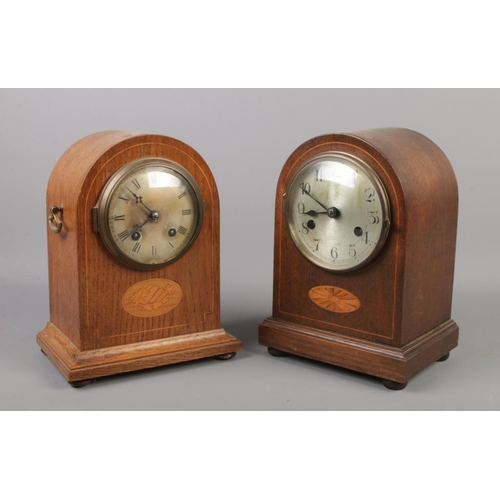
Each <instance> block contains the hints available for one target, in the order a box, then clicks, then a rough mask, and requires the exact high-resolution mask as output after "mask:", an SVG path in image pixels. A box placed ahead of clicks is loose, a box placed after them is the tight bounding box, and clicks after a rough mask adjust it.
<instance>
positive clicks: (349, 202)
mask: <svg viewBox="0 0 500 500" xmlns="http://www.w3.org/2000/svg"><path fill="white" fill-rule="evenodd" d="M457 214H458V189H457V183H456V179H455V175H454V172H453V169H452V167H451V165H450V163H449V161H448V159H447V158H446V156H445V155H444V153H443V152H442V151H441V150H440V149H439V148H438V147H437V146H436V145H435V144H434V143H433V142H432V141H430V140H429V139H428V138H426V137H424V136H423V135H421V134H419V133H417V132H414V131H411V130H407V129H396V128H392V129H374V130H366V131H360V132H353V133H349V134H331V135H325V136H321V137H317V138H314V139H312V140H310V141H307V142H306V143H304V144H303V145H302V146H300V147H299V148H298V149H297V150H296V151H295V152H294V153H293V154H292V155H291V157H290V158H289V159H288V161H287V162H286V163H285V165H284V167H283V169H282V172H281V176H280V179H279V181H278V186H277V194H276V216H275V244H274V286H273V314H272V316H271V317H270V318H267V319H266V320H264V321H263V322H262V323H261V324H260V325H259V343H260V344H262V345H264V346H267V347H268V350H269V352H270V354H272V355H275V356H285V355H287V354H296V355H299V356H303V357H306V358H310V359H315V360H318V361H323V362H326V363H330V364H332V365H336V366H341V367H343V368H348V369H351V370H355V371H358V372H361V373H365V374H368V375H373V376H376V377H379V378H381V379H382V380H383V382H384V385H385V386H386V387H388V388H390V389H395V390H398V389H403V388H404V387H406V385H407V383H408V380H409V379H410V378H411V377H413V376H414V375H416V374H417V373H419V372H420V371H421V370H423V369H424V368H425V367H427V366H429V365H430V364H432V363H433V362H435V361H439V360H442V361H444V360H445V359H447V358H448V356H449V352H450V351H451V350H452V349H453V348H454V347H456V346H457V343H458V326H457V325H456V323H455V322H454V321H453V320H452V319H451V304H452V290H453V273H454V261H455V246H456V231H457Z"/></svg>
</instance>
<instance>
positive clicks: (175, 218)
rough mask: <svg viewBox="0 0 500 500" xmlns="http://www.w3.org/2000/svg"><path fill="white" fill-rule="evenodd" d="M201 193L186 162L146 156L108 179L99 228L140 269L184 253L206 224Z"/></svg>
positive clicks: (110, 245)
mask: <svg viewBox="0 0 500 500" xmlns="http://www.w3.org/2000/svg"><path fill="white" fill-rule="evenodd" d="M203 206H204V204H203V200H202V196H201V192H200V190H199V188H198V185H197V183H196V181H195V179H194V178H193V176H192V175H191V174H190V173H189V172H188V171H187V170H186V169H185V168H183V167H182V166H180V165H178V164H175V163H173V162H172V161H170V160H166V159H163V158H147V159H143V160H136V161H133V162H131V163H129V164H127V165H125V166H123V167H122V168H121V169H120V170H119V171H118V172H116V173H115V174H114V175H113V176H112V177H111V178H110V180H109V181H108V184H107V185H106V186H105V188H104V190H103V191H102V194H101V197H100V199H99V203H98V206H97V207H96V208H97V212H98V219H99V232H100V234H101V237H102V239H103V241H104V243H105V245H106V247H107V248H108V250H110V251H111V253H112V254H113V255H114V256H115V257H117V258H118V259H119V260H120V261H121V262H123V263H125V264H127V265H129V266H131V267H134V268H137V269H145V270H147V269H153V268H156V267H161V266H164V265H167V264H169V263H170V262H173V261H174V260H176V259H178V258H180V257H182V255H183V254H184V253H185V252H187V251H188V250H189V248H190V247H191V245H193V244H194V242H195V240H196V237H197V235H198V233H199V231H200V229H201V225H202V217H203V213H202V207H203Z"/></svg>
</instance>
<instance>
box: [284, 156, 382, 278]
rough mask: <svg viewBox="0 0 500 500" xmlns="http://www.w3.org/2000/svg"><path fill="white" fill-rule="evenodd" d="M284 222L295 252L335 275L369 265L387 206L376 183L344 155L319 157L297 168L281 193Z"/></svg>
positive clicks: (361, 164)
mask: <svg viewBox="0 0 500 500" xmlns="http://www.w3.org/2000/svg"><path fill="white" fill-rule="evenodd" d="M285 216H286V220H287V223H288V229H289V232H290V235H291V237H292V239H293V241H294V243H295V245H296V246H297V248H298V249H299V251H300V252H301V253H302V254H303V255H304V256H305V257H306V258H307V259H309V260H310V261H311V262H313V263H314V264H316V265H318V266H320V267H322V268H324V269H327V270H329V271H336V272H345V271H352V270H354V269H358V268H360V267H362V266H364V265H366V264H368V263H369V262H371V261H372V260H373V259H374V258H375V256H376V255H377V254H378V253H379V252H380V250H381V249H382V247H383V245H384V243H385V240H386V238H387V234H388V232H389V227H390V207H389V201H388V198H387V194H386V191H385V189H384V186H383V184H382V182H381V181H380V179H379V177H378V176H377V175H376V173H375V172H374V171H373V170H372V169H371V168H370V167H369V166H368V165H367V164H366V163H364V162H363V161H361V160H359V159H357V158H355V157H353V156H350V155H347V154H344V153H329V154H326V155H322V156H319V157H316V158H313V159H312V160H310V161H308V162H307V163H305V164H304V165H303V166H302V167H300V168H299V170H298V172H297V174H296V175H295V177H294V178H293V179H292V181H291V182H290V185H289V187H288V190H287V193H286V199H285Z"/></svg>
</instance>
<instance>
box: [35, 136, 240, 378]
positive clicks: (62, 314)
mask: <svg viewBox="0 0 500 500" xmlns="http://www.w3.org/2000/svg"><path fill="white" fill-rule="evenodd" d="M47 211H48V214H49V216H48V229H47V235H48V236H47V238H48V258H49V299H50V321H49V322H48V324H47V326H46V327H45V329H44V330H42V331H41V332H39V333H38V335H37V342H38V344H39V345H40V347H41V349H42V351H43V352H44V353H45V354H46V355H47V356H48V357H49V358H50V359H51V361H52V362H53V363H54V364H55V365H56V367H57V368H58V369H59V370H60V372H61V373H62V374H63V375H64V376H65V377H66V379H67V380H68V381H69V382H70V383H71V384H72V385H74V386H75V387H81V386H84V385H86V384H87V383H88V382H89V381H92V380H94V379H96V378H98V377H104V376H108V375H114V374H118V373H123V372H129V371H134V370H141V369H146V368H153V367H157V366H162V365H168V364H172V363H179V362H183V361H189V360H193V359H200V358H207V357H214V358H219V359H230V358H231V357H233V356H234V354H235V353H236V352H237V351H239V350H240V349H241V342H240V341H239V340H237V339H236V338H235V337H233V336H231V335H230V334H228V333H227V332H225V331H224V330H223V329H222V328H221V325H220V262H219V254H220V248H219V239H220V238H219V198H218V193H217V186H216V184H215V181H214V179H213V176H212V173H211V171H210V169H209V167H208V165H207V164H206V163H205V161H204V160H203V158H202V157H201V156H200V155H199V154H198V153H197V152H196V151H195V150H194V149H192V148H191V147H190V146H188V145H186V144H184V143H182V142H181V141H178V140H176V139H172V138H169V137H166V136H161V135H148V134H139V133H132V132H123V131H110V132H101V133H97V134H93V135H91V136H88V137H85V138H83V139H81V140H80V141H78V142H77V143H75V144H74V145H73V146H71V147H70V148H69V149H68V150H67V151H66V152H65V153H64V154H63V156H62V157H61V159H60V160H59V162H58V163H57V164H56V166H55V167H54V170H53V171H52V174H51V177H50V180H49V184H48V188H47Z"/></svg>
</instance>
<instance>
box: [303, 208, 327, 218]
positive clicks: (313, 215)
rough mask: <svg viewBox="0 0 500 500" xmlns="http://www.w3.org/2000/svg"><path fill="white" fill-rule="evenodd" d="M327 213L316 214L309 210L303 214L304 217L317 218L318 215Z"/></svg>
mask: <svg viewBox="0 0 500 500" xmlns="http://www.w3.org/2000/svg"><path fill="white" fill-rule="evenodd" d="M327 213H328V212H316V210H309V212H304V215H309V216H311V217H317V216H318V215H320V214H327Z"/></svg>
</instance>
